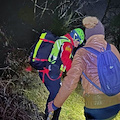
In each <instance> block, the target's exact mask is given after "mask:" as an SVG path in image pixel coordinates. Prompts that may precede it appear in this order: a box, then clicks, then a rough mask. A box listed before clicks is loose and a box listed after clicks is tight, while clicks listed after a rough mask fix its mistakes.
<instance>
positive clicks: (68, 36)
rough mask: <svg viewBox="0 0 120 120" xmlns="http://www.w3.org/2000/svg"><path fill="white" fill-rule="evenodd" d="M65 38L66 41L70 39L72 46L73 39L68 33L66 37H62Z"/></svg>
mask: <svg viewBox="0 0 120 120" xmlns="http://www.w3.org/2000/svg"><path fill="white" fill-rule="evenodd" d="M64 36H65V37H67V38H68V39H70V41H71V43H72V45H74V42H73V38H72V37H71V36H70V34H69V33H67V34H66V35H64Z"/></svg>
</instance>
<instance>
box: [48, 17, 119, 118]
mask: <svg viewBox="0 0 120 120" xmlns="http://www.w3.org/2000/svg"><path fill="white" fill-rule="evenodd" d="M82 23H83V25H84V27H85V38H86V44H85V46H84V47H82V48H80V49H78V50H77V52H76V53H75V56H74V58H73V62H72V66H71V69H70V70H69V71H68V72H67V76H66V77H65V78H64V80H63V82H62V86H61V88H60V90H59V92H58V94H57V96H56V97H55V99H54V100H53V101H51V102H49V104H48V108H49V112H51V111H54V110H55V109H57V108H60V107H61V106H62V105H63V103H64V102H65V100H66V99H67V98H68V96H69V95H70V94H71V93H72V91H73V90H74V89H75V88H76V87H77V85H78V82H79V80H80V78H82V81H81V82H82V87H83V90H84V91H83V97H84V99H85V107H84V115H85V117H86V120H89V119H99V120H101V119H112V118H114V117H115V116H116V115H117V113H118V112H119V111H120V89H119V87H120V84H119V83H120V74H119V73H118V72H120V54H119V52H118V50H117V49H116V47H115V46H114V45H112V44H108V43H107V42H106V40H105V31H104V26H103V24H102V23H101V22H100V20H98V18H97V17H92V16H88V17H85V18H84V19H83V21H82ZM88 48H92V50H93V49H94V50H93V51H97V53H100V55H101V54H102V53H103V52H105V53H107V54H108V52H106V51H107V49H108V48H109V50H108V51H109V52H110V53H111V51H112V55H113V56H114V57H116V59H115V60H116V61H114V63H115V65H116V63H118V64H117V65H116V68H118V70H119V71H116V74H118V75H117V77H115V76H114V74H112V70H114V69H113V68H114V66H112V65H111V66H108V68H109V73H108V74H106V71H107V70H106V68H105V69H103V68H104V67H105V66H106V65H105V66H102V67H101V65H102V64H103V61H105V60H104V59H101V60H98V59H99V57H97V54H95V52H93V51H89V49H88ZM107 54H106V56H105V58H106V57H107ZM100 57H101V56H100ZM110 59H111V58H110ZM110 59H107V60H106V61H109V60H110ZM98 68H100V69H101V70H99V69H98ZM100 73H101V74H102V75H103V76H101V77H99V74H100ZM107 76H110V77H109V79H108V78H107ZM113 76H114V78H115V81H116V83H114V81H113V79H114V78H113ZM104 78H106V80H108V81H109V83H110V82H111V83H114V84H115V85H116V87H115V89H113V88H111V87H110V86H109V83H106V82H107V81H103V79H104ZM101 81H102V82H101ZM111 83H110V85H111ZM117 83H118V85H117ZM106 87H107V88H106Z"/></svg>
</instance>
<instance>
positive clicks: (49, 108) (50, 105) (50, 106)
mask: <svg viewBox="0 0 120 120" xmlns="http://www.w3.org/2000/svg"><path fill="white" fill-rule="evenodd" d="M52 104H53V101H51V102H49V103H48V112H52V111H54V109H53V107H52Z"/></svg>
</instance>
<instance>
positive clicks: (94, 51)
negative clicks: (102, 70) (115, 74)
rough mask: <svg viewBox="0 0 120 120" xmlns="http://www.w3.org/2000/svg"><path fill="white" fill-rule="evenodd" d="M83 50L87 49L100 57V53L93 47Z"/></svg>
mask: <svg viewBox="0 0 120 120" xmlns="http://www.w3.org/2000/svg"><path fill="white" fill-rule="evenodd" d="M82 48H84V49H86V50H87V51H89V52H92V53H94V54H95V55H98V54H99V53H100V52H99V51H97V50H95V49H94V48H91V47H82Z"/></svg>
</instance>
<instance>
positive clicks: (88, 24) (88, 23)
mask: <svg viewBox="0 0 120 120" xmlns="http://www.w3.org/2000/svg"><path fill="white" fill-rule="evenodd" d="M98 21H99V20H98V19H97V18H96V17H92V16H88V17H85V18H84V19H83V20H82V24H83V26H84V27H85V28H88V29H89V28H94V27H95V26H96V25H97V24H98Z"/></svg>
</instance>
